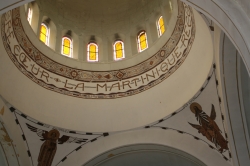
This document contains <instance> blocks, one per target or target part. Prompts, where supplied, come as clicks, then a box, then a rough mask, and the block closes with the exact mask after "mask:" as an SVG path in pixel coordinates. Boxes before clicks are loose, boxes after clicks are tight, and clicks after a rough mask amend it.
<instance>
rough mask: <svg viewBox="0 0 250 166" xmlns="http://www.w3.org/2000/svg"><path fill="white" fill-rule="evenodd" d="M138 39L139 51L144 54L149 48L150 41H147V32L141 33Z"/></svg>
mask: <svg viewBox="0 0 250 166" xmlns="http://www.w3.org/2000/svg"><path fill="white" fill-rule="evenodd" d="M137 38H138V39H137V42H138V51H139V52H142V51H144V50H145V49H147V48H148V41H147V35H146V32H145V31H142V32H140V33H139V35H138V37H137Z"/></svg>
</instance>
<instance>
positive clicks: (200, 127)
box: [188, 122, 202, 130]
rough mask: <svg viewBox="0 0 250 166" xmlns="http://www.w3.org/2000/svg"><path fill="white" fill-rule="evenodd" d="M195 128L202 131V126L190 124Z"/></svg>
mask: <svg viewBox="0 0 250 166" xmlns="http://www.w3.org/2000/svg"><path fill="white" fill-rule="evenodd" d="M188 123H189V122H188ZM189 124H190V125H191V126H192V127H193V128H195V129H197V130H200V129H202V126H200V125H196V124H192V123H189Z"/></svg>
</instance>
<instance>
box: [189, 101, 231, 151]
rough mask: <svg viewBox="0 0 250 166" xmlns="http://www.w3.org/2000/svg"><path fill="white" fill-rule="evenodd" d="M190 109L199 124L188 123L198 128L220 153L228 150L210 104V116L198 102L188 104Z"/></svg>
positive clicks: (226, 142)
mask: <svg viewBox="0 0 250 166" xmlns="http://www.w3.org/2000/svg"><path fill="white" fill-rule="evenodd" d="M190 110H191V111H192V112H193V113H194V114H195V117H196V119H197V121H198V122H199V124H200V125H196V124H192V123H189V124H190V125H191V126H192V127H193V128H195V129H197V130H198V133H201V134H202V135H203V136H205V137H206V138H207V139H208V140H209V141H211V142H212V143H214V144H215V146H216V148H217V149H218V150H219V151H220V152H221V153H222V152H223V151H224V150H228V145H227V144H228V141H227V140H225V138H224V137H223V136H222V134H221V133H222V132H221V130H220V129H219V127H218V125H217V124H216V122H215V118H216V112H215V108H214V105H213V104H212V108H211V113H210V116H208V115H207V114H206V113H205V112H204V111H203V110H202V107H201V105H200V104H198V103H196V102H194V103H192V104H191V105H190Z"/></svg>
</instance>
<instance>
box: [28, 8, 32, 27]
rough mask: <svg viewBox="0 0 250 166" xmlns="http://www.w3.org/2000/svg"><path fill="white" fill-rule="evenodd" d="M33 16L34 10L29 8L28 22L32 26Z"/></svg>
mask: <svg viewBox="0 0 250 166" xmlns="http://www.w3.org/2000/svg"><path fill="white" fill-rule="evenodd" d="M32 14H33V12H32V9H31V8H28V14H27V20H28V22H29V23H30V24H31V20H32Z"/></svg>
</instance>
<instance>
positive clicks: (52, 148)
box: [38, 129, 60, 166]
mask: <svg viewBox="0 0 250 166" xmlns="http://www.w3.org/2000/svg"><path fill="white" fill-rule="evenodd" d="M59 136H60V133H59V132H58V131H57V130H55V129H53V130H50V131H49V132H44V133H43V138H44V140H45V142H44V143H43V144H42V146H41V148H40V153H39V157H38V166H51V164H52V161H53V159H54V156H55V154H56V149H57V139H58V138H59Z"/></svg>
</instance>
